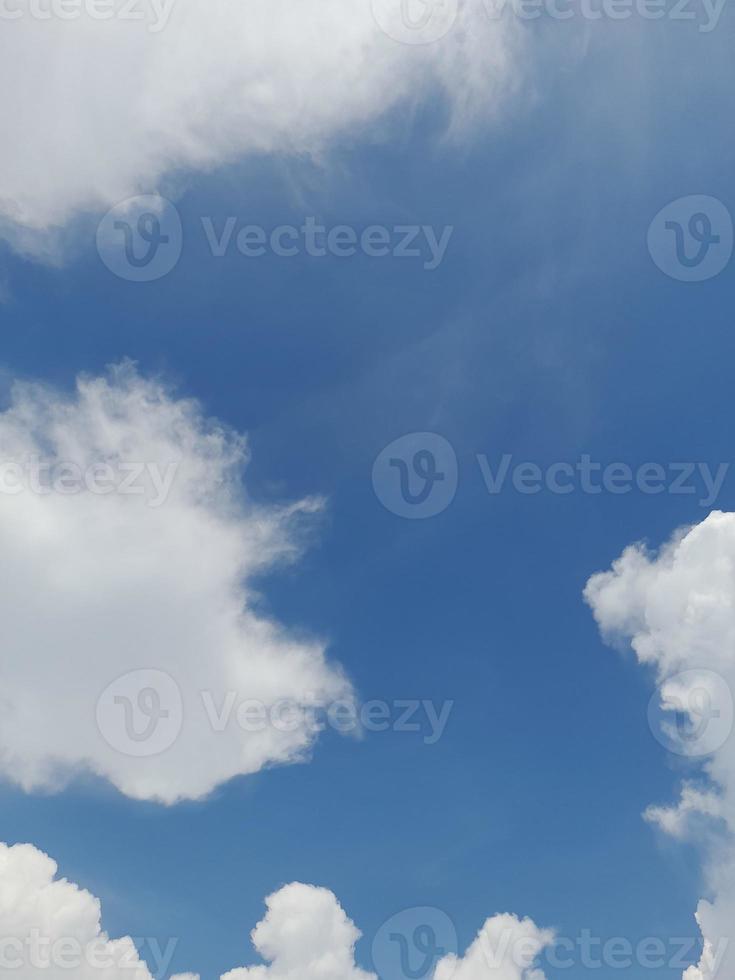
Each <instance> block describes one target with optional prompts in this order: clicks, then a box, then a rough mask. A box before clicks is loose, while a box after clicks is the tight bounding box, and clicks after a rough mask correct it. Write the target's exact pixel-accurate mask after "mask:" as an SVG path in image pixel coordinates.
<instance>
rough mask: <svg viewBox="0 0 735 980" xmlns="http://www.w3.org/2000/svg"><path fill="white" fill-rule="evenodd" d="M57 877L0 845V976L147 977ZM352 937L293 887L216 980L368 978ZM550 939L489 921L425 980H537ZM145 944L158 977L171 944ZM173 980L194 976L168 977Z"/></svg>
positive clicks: (339, 915) (343, 917) (276, 897)
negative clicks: (239, 963)
mask: <svg viewBox="0 0 735 980" xmlns="http://www.w3.org/2000/svg"><path fill="white" fill-rule="evenodd" d="M57 871H58V869H57V866H56V864H55V862H54V861H52V860H51V858H49V857H47V856H46V855H45V854H43V853H42V852H41V851H39V850H37V849H36V848H35V847H33V846H31V845H30V844H21V845H16V846H14V847H8V846H7V845H5V844H0V935H1V936H2V940H1V941H0V975H2V974H4V973H5V971H6V970H7V971H8V973H10V972H11V971H14V973H15V975H16V976H17V975H18V971H19V970H22V976H23V977H24V978H29V980H32V978H35V977H38V978H39V980H40V978H41V977H45V978H46V980H55V978H59V980H60V978H61V977H62V976H69V975H70V970H73V975H74V976H75V977H78V978H79V980H93V978H94V977H104V980H123V978H130V980H152V975H151V972H150V971H149V968H148V965H147V964H146V963H145V962H144V961H143V960H142V959H141V958H140V956H139V955H138V952H137V950H136V946H135V945H134V943H133V940H132V939H130V938H129V937H125V938H123V939H117V940H113V939H110V937H109V936H108V935H107V933H105V932H104V931H103V929H102V925H101V907H100V903H99V901H98V900H97V899H96V898H94V897H93V896H92V895H90V894H89V892H86V891H84V890H83V889H80V888H79V887H78V886H77V885H75V884H73V883H71V882H69V881H67V880H66V879H62V878H58V877H57ZM360 935H361V934H360V931H359V930H358V929H357V927H356V926H355V924H354V923H353V922H352V920H351V919H350V918H349V917H348V916H347V914H346V913H345V911H344V909H343V908H342V906H341V905H340V904H339V902H338V900H337V898H336V896H335V895H334V894H333V893H332V892H331V891H328V890H327V889H326V888H318V887H315V886H314V885H304V884H301V883H299V882H293V883H292V884H289V885H285V886H284V887H282V888H281V889H279V890H278V891H277V892H275V893H274V894H273V895H270V896H269V897H268V898H267V899H266V914H265V917H264V918H263V919H262V920H261V921H260V922H259V923H258V925H257V926H256V927H255V929H254V930H253V932H252V933H251V939H252V942H253V946H254V947H255V949H256V951H257V952H258V954H259V955H260V956H261V958H262V959H263V960H264V961H265V963H263V964H260V965H257V966H252V967H241V968H238V969H235V970H231V971H230V972H229V973H226V974H225V975H224V976H223V977H222V978H221V980H296V978H298V980H377V977H376V975H375V974H374V973H370V972H367V971H365V970H363V969H361V968H360V967H359V966H358V965H357V963H356V961H355V944H356V943H357V940H358V939H359V938H360ZM553 939H554V936H553V933H552V932H550V931H549V930H543V929H539V928H537V926H536V925H535V924H534V923H533V922H532V921H531V920H530V919H524V920H519V919H517V918H516V917H515V916H509V915H500V916H495V917H494V918H491V919H488V920H487V922H486V923H485V925H484V926H483V927H482V929H481V930H480V933H479V934H478V936H477V938H476V940H475V941H474V942H473V943H472V945H471V946H470V947H469V949H468V950H467V952H466V954H465V956H464V957H456V956H446V957H444V958H443V959H441V960H440V961H439V962H438V963H437V964H436V967H435V971H434V974H433V976H434V980H449V978H450V977H452V978H455V980H484V978H486V977H487V976H489V975H492V976H493V977H494V978H496V980H544V975H543V973H542V972H541V971H540V970H535V969H534V968H533V964H534V961H535V960H536V958H537V956H538V955H539V954H540V953H541V952H542V951H543V950H544V948H545V947H547V946H548V945H550V944H551V943H552V942H553ZM145 944H146V945H148V946H149V947H150V949H149V951H148V952H149V954H150V953H151V952H152V953H154V954H155V955H154V956H152V957H151V958H152V959H155V960H156V961H157V962H156V963H155V964H154V963H151V966H153V967H154V968H155V969H156V975H162V974H163V973H167V972H168V968H169V967H170V965H171V959H172V956H173V953H174V952H175V943H173V944H172V943H171V942H165V943H164V942H159V941H155V942H154V941H152V940H146V941H145ZM143 952H144V953H145V952H146V950H143ZM488 957H489V959H488ZM488 964H491V966H489V965H488ZM172 980H198V977H197V976H196V975H195V974H191V973H187V974H177V976H176V977H174V978H172Z"/></svg>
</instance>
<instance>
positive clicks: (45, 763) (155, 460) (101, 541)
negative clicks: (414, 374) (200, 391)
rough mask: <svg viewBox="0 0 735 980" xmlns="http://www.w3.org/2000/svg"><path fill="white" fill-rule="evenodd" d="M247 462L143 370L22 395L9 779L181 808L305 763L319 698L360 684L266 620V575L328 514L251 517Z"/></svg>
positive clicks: (2, 545) (1, 447) (14, 510)
mask: <svg viewBox="0 0 735 980" xmlns="http://www.w3.org/2000/svg"><path fill="white" fill-rule="evenodd" d="M247 457H248V454H247V445H246V442H245V440H244V438H242V437H241V436H238V435H237V434H236V433H233V432H231V431H229V430H228V429H227V428H226V427H225V426H223V425H221V424H219V423H217V422H216V421H212V420H210V419H207V418H206V417H205V416H204V414H203V412H202V409H201V406H200V405H199V404H198V403H197V402H195V401H193V400H184V399H179V398H176V397H174V395H173V394H172V393H171V392H170V391H169V390H168V389H167V388H166V387H165V386H164V385H163V384H161V383H159V382H158V381H154V380H149V379H145V378H143V377H141V376H140V375H139V374H138V373H137V372H136V370H135V369H134V368H133V367H132V366H131V365H121V366H118V367H117V368H114V369H112V370H111V372H110V374H109V375H108V376H105V377H81V378H79V379H78V381H77V385H76V390H75V391H74V392H73V393H71V394H68V393H62V392H60V391H58V390H55V389H53V388H49V387H46V386H43V385H38V384H30V383H24V384H16V385H15V386H14V387H13V389H12V396H11V403H10V405H9V407H8V408H7V409H6V410H5V411H4V412H2V413H0V464H1V469H0V489H1V491H2V492H0V549H1V550H2V554H3V564H4V568H5V569H6V571H7V570H12V574H8V575H6V579H5V585H4V588H3V589H2V592H1V593H0V619H1V620H2V623H3V643H2V650H1V651H0V682H1V684H0V689H1V690H2V695H1V698H0V700H1V707H2V711H0V775H1V776H2V777H4V778H6V779H9V780H11V781H13V782H15V783H17V784H19V785H20V786H21V787H23V788H24V789H25V790H27V791H31V790H38V789H43V790H58V789H60V788H63V786H64V785H65V783H66V782H67V781H68V780H69V778H71V777H72V776H73V775H74V774H76V773H78V772H90V773H94V774H96V775H98V776H101V777H103V778H105V779H108V780H109V781H110V782H111V783H112V784H113V785H114V786H116V787H117V788H118V789H119V790H120V791H121V792H122V793H125V794H127V795H128V796H130V797H134V798H136V799H144V800H156V801H160V802H163V803H168V804H170V803H175V802H176V801H178V800H182V799H200V798H202V797H205V796H206V795H208V794H209V793H211V792H212V790H214V789H215V787H217V786H219V785H220V784H222V783H223V782H225V781H226V780H228V779H231V778H232V777H233V776H236V775H244V774H248V773H255V772H258V771H259V770H261V769H263V768H264V767H265V766H269V765H274V764H278V763H291V762H298V761H302V760H304V759H306V758H307V757H308V754H309V751H310V749H311V747H312V745H313V743H314V741H315V739H316V737H317V735H318V733H319V731H320V729H321V727H323V721H321V720H320V719H321V718H322V716H321V715H319V716H317V712H316V711H315V710H312V709H313V706H314V704H316V703H320V702H326V703H327V704H330V703H332V702H336V701H339V700H340V699H343V698H348V697H351V694H352V689H351V686H350V684H349V682H348V681H347V680H346V678H345V677H344V675H343V672H342V670H341V669H340V668H339V666H338V665H337V664H334V663H332V662H330V661H329V660H328V658H327V656H326V652H325V649H324V645H323V644H322V643H321V642H319V641H317V640H309V639H307V638H304V637H303V636H301V635H298V636H297V635H293V634H292V633H290V632H289V630H287V629H285V628H284V627H283V626H281V625H280V624H279V623H277V622H275V621H274V620H273V619H272V618H269V617H268V616H267V615H265V614H264V613H263V612H262V601H261V598H260V596H259V594H258V592H257V591H255V589H254V586H253V582H254V579H255V577H256V576H258V575H260V574H262V573H263V572H265V571H269V570H273V569H274V568H275V567H277V566H278V565H279V563H282V562H285V561H290V560H293V559H295V558H296V557H297V556H298V554H299V553H300V550H301V547H302V545H303V544H304V543H305V542H304V532H305V531H306V530H307V528H309V527H310V526H311V525H312V523H313V521H314V515H315V514H316V513H317V512H318V510H319V507H320V503H319V502H318V501H314V500H311V501H310V500H306V501H302V502H301V503H298V504H295V505H290V506H283V507H279V506H274V505H273V506H262V505H256V504H255V503H253V502H252V501H251V500H249V499H248V497H247V494H246V492H245V488H244V487H243V485H242V479H241V477H242V470H243V468H244V466H245V464H246V462H247ZM34 467H35V470H34ZM131 475H135V480H134V482H133V483H130V477H131ZM126 484H127V486H126ZM284 708H285V710H283V709H284ZM276 709H278V713H277V714H275V715H271V714H266V711H268V712H270V711H276ZM274 718H275V722H274V721H273V719H274Z"/></svg>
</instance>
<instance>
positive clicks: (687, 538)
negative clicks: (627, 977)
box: [585, 512, 735, 980]
mask: <svg viewBox="0 0 735 980" xmlns="http://www.w3.org/2000/svg"><path fill="white" fill-rule="evenodd" d="M585 597H586V599H587V601H588V603H589V604H590V606H591V608H592V610H593V613H594V616H595V619H596V620H597V623H598V624H599V626H600V629H601V631H602V633H603V635H604V636H605V637H606V638H607V639H608V640H609V641H611V642H619V641H621V640H623V641H629V642H630V644H631V646H632V648H633V650H634V651H635V653H636V655H637V657H638V660H639V661H640V662H641V663H642V664H647V665H650V666H651V667H652V668H653V669H654V670H655V672H656V676H657V680H658V686H659V694H660V698H661V702H662V704H661V711H660V713H659V714H655V713H654V715H653V719H654V722H656V721H658V722H659V723H660V725H661V727H662V731H660V732H658V735H659V737H663V741H664V744H666V743H667V742H670V743H671V745H672V746H673V747H674V750H675V751H676V750H677V748H676V746H677V744H678V745H679V750H678V754H679V755H680V756H682V757H684V758H688V759H689V764H690V765H691V766H692V767H693V768H694V770H695V774H696V776H697V778H698V779H699V780H700V781H701V785H699V784H695V783H693V782H691V781H688V782H687V783H686V784H685V785H684V787H683V789H682V795H681V799H680V801H679V802H678V803H677V804H676V805H674V806H655V807H652V808H651V809H649V810H648V811H647V817H648V818H649V819H650V820H651V821H652V822H655V823H657V824H658V826H659V827H661V828H662V829H663V830H664V831H666V832H669V833H671V834H673V835H674V836H676V837H679V838H681V837H685V836H688V835H691V836H696V837H697V838H699V839H701V840H702V841H703V842H704V844H705V846H706V850H707V866H706V871H707V886H708V890H709V893H710V895H709V899H710V900H703V901H702V902H700V905H699V909H698V911H697V921H698V922H699V925H700V927H701V929H702V933H703V935H704V940H705V948H704V953H703V956H702V960H701V962H700V964H699V966H698V967H692V968H691V969H690V970H688V971H687V973H686V975H685V976H686V980H713V978H714V977H715V976H716V975H720V976H722V977H729V976H733V975H735V949H730V948H729V937H730V935H731V932H732V923H733V921H735V884H734V883H735V737H734V736H733V724H732V721H733V692H734V691H735V514H732V513H720V512H714V513H712V514H710V516H709V517H708V518H706V520H704V521H702V523H700V524H698V525H696V526H694V527H692V528H689V529H685V530H682V531H679V532H677V533H676V534H675V535H674V537H673V538H672V540H671V541H670V542H669V543H668V544H666V545H665V546H664V547H663V548H661V550H660V551H659V552H658V553H651V552H649V551H648V550H647V549H646V548H645V547H644V546H643V545H641V544H637V545H633V546H631V547H629V548H626V550H625V551H624V552H623V554H622V555H621V557H620V558H618V560H617V561H615V562H614V563H613V566H612V569H611V570H610V571H607V572H602V573H599V574H597V575H594V576H593V577H592V578H591V579H590V581H589V582H588V584H587V587H586V590H585ZM667 718H668V719H670V720H666V719H667ZM662 719H663V720H662ZM676 739H678V742H677V741H676ZM671 740H674V741H671Z"/></svg>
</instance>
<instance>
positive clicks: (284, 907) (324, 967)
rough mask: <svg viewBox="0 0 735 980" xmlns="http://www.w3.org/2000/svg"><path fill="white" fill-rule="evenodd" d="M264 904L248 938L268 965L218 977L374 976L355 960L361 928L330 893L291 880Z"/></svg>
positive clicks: (313, 979) (350, 979)
mask: <svg viewBox="0 0 735 980" xmlns="http://www.w3.org/2000/svg"><path fill="white" fill-rule="evenodd" d="M266 906H267V910H268V911H267V913H266V916H265V918H264V919H263V920H262V921H261V922H259V923H258V925H257V926H256V927H255V929H253V932H252V934H251V938H252V941H253V946H254V947H255V948H256V950H257V951H258V953H260V955H261V956H262V957H263V959H264V960H267V961H268V962H269V965H268V966H253V967H247V968H243V969H239V970H232V971H231V972H230V973H226V974H225V976H224V977H223V980H374V974H370V973H366V972H365V971H364V970H361V969H360V968H359V967H358V966H357V965H356V964H355V943H356V942H357V940H358V939H359V938H360V931H359V930H358V929H357V928H356V927H355V925H354V923H353V922H352V920H351V919H349V918H348V917H347V915H346V914H345V912H344V910H343V909H342V906H341V905H340V904H339V902H338V901H337V899H336V898H335V896H334V895H333V894H332V892H330V891H327V889H326V888H315V887H314V886H313V885H302V884H300V883H299V882H294V883H293V884H291V885H286V886H285V887H284V888H281V889H280V891H277V892H276V893H275V894H273V895H271V896H270V897H269V898H267V899H266Z"/></svg>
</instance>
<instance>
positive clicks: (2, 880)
mask: <svg viewBox="0 0 735 980" xmlns="http://www.w3.org/2000/svg"><path fill="white" fill-rule="evenodd" d="M57 870H58V869H57V866H56V864H55V862H54V861H52V860H51V858H49V857H47V856H46V855H45V854H43V853H41V851H38V850H36V848H35V847H32V846H31V845H30V844H19V845H16V846H15V847H8V846H7V845H6V844H0V974H3V973H7V975H8V976H11V975H13V976H22V977H24V978H29V980H31V978H33V977H39V978H40V977H45V978H46V980H61V978H62V977H69V976H74V977H75V978H78V980H91V978H92V977H97V978H104V980H122V978H123V977H127V978H128V980H153V978H152V976H151V973H150V971H149V969H148V966H147V965H146V964H145V963H144V962H143V961H142V960H141V959H140V956H139V955H138V950H137V948H136V946H135V943H134V942H133V940H132V939H130V938H129V937H125V938H124V939H110V937H109V936H108V935H107V933H105V932H104V931H103V930H102V927H101V923H100V915H101V910H100V903H99V901H98V900H97V899H96V898H94V897H93V896H92V895H90V894H89V892H86V891H83V890H82V889H80V888H78V887H77V885H74V884H72V883H71V882H69V881H67V880H66V879H63V878H57V876H56V875H57ZM154 948H156V949H159V948H160V947H157V946H156V947H154ZM166 957H167V960H168V962H163V960H161V961H160V962H158V963H156V964H155V965H156V967H164V968H165V967H167V966H168V965H169V964H170V954H169V953H168V952H167V953H166ZM172 980H187V978H186V977H183V976H179V977H178V978H172ZM190 980H191V978H190Z"/></svg>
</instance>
